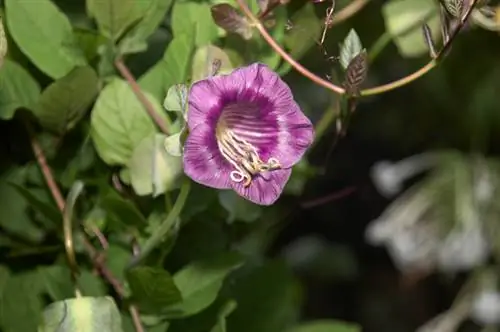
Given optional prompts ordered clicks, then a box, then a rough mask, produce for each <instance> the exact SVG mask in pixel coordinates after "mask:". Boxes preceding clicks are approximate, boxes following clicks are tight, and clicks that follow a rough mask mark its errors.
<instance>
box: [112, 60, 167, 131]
mask: <svg viewBox="0 0 500 332" xmlns="http://www.w3.org/2000/svg"><path fill="white" fill-rule="evenodd" d="M115 66H116V68H117V69H118V71H119V72H120V74H121V75H122V76H123V77H124V78H125V80H126V81H127V83H128V84H129V85H130V88H131V89H132V91H133V92H134V94H135V96H136V97H137V99H139V101H140V102H141V104H142V105H143V106H144V109H145V110H146V112H148V114H149V116H150V117H151V119H153V121H154V122H155V123H156V125H157V126H158V128H160V130H161V131H162V132H163V133H164V134H166V135H168V134H169V133H168V127H167V124H166V123H165V121H164V119H162V118H161V116H160V115H159V114H158V113H157V112H156V110H155V108H154V106H153V104H151V102H150V101H149V100H148V98H147V97H146V95H145V94H144V93H143V92H142V90H141V87H140V86H139V84H138V83H137V81H136V80H135V78H134V76H133V75H132V73H131V72H130V70H128V68H127V66H126V65H125V63H124V62H123V59H122V58H118V59H116V61H115Z"/></svg>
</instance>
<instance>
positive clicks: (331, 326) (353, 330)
mask: <svg viewBox="0 0 500 332" xmlns="http://www.w3.org/2000/svg"><path fill="white" fill-rule="evenodd" d="M289 332H361V327H360V326H359V325H357V324H352V323H346V322H341V321H337V320H326V319H325V320H317V321H312V322H307V323H303V324H300V325H299V326H296V327H294V328H292V329H291V330H290V331H289Z"/></svg>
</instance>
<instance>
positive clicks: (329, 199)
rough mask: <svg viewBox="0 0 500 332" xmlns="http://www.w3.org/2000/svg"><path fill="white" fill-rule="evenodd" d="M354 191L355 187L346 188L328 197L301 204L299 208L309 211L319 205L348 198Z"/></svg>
mask: <svg viewBox="0 0 500 332" xmlns="http://www.w3.org/2000/svg"><path fill="white" fill-rule="evenodd" d="M355 191H356V187H347V188H345V189H342V190H340V191H337V192H334V193H333V194H329V195H326V196H323V197H319V198H315V199H312V200H310V201H307V202H303V203H301V204H300V206H301V207H302V208H303V209H311V208H313V207H316V206H319V205H323V204H326V203H330V202H333V201H336V200H337V199H340V198H343V197H345V196H348V195H350V194H352V193H353V192H355Z"/></svg>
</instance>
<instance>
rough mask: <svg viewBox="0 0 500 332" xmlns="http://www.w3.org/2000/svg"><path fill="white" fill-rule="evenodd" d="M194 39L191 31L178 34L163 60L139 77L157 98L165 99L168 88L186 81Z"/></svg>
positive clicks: (146, 88)
mask: <svg viewBox="0 0 500 332" xmlns="http://www.w3.org/2000/svg"><path fill="white" fill-rule="evenodd" d="M193 42H194V39H193V36H192V35H190V34H189V33H186V34H181V35H177V36H175V37H174V39H172V41H171V42H170V44H169V45H168V46H167V49H166V51H165V54H164V55H163V58H162V59H161V61H159V62H158V63H157V64H156V65H154V66H153V67H152V68H151V69H150V70H148V71H147V72H146V73H145V74H144V75H143V76H141V77H140V79H139V85H140V86H141V87H142V88H143V89H144V90H146V91H148V92H149V93H151V94H152V95H153V96H155V97H156V99H157V100H159V101H160V100H161V101H163V100H165V97H166V95H167V91H168V89H169V88H170V87H171V86H172V85H174V84H178V83H185V82H186V81H187V79H188V74H189V70H190V66H191V57H192V54H193V52H194V44H193Z"/></svg>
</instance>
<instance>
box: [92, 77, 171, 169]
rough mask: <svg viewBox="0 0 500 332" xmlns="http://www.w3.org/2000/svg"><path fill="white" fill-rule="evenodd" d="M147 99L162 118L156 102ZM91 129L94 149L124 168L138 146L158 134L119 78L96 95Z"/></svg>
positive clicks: (125, 84)
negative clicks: (145, 139)
mask: <svg viewBox="0 0 500 332" xmlns="http://www.w3.org/2000/svg"><path fill="white" fill-rule="evenodd" d="M146 97H147V98H148V99H149V101H150V102H151V103H152V104H153V106H154V108H155V110H156V112H157V113H158V114H159V115H161V116H164V112H163V111H162V107H161V106H160V105H159V103H158V102H157V101H156V100H155V99H154V98H153V97H152V96H150V95H149V94H148V93H146ZM164 119H165V122H168V120H167V119H166V117H164ZM91 126H92V129H91V136H92V139H93V141H94V145H95V147H96V150H97V152H98V154H99V156H100V157H101V158H102V159H103V160H104V161H105V162H106V163H108V164H110V165H127V164H128V162H129V161H130V158H131V157H132V154H133V152H134V149H135V148H136V147H137V146H138V145H139V143H141V141H142V140H143V139H144V138H146V137H148V136H150V135H152V134H154V133H155V132H157V129H156V128H155V125H154V123H153V120H151V118H150V117H149V115H148V114H147V113H146V111H145V110H144V107H143V105H142V104H141V103H140V102H139V100H138V99H137V97H136V96H135V94H134V93H133V91H132V89H131V88H130V87H129V85H128V84H127V83H126V82H125V81H123V80H121V79H114V80H113V81H112V82H111V83H109V84H108V85H107V86H106V87H104V89H103V90H102V92H101V93H100V94H99V97H98V98H97V101H96V103H95V105H94V108H93V109H92V113H91Z"/></svg>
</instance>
